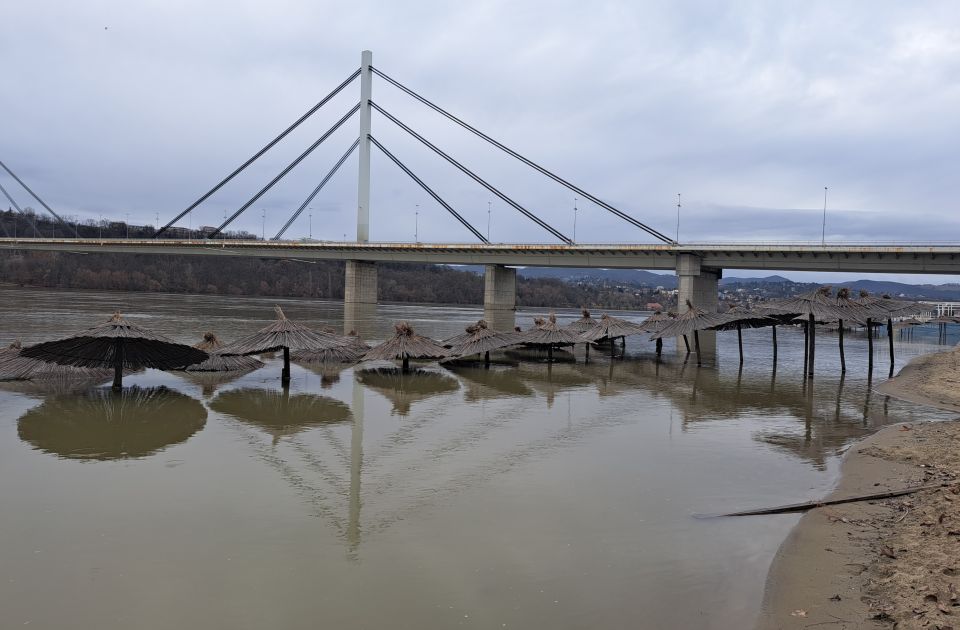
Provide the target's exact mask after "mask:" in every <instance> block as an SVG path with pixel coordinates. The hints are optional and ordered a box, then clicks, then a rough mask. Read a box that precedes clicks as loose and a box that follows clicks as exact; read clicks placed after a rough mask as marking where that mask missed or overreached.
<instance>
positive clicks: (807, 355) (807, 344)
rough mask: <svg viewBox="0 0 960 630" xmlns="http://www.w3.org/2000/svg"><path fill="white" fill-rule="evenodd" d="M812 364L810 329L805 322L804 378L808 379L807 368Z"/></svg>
mask: <svg viewBox="0 0 960 630" xmlns="http://www.w3.org/2000/svg"><path fill="white" fill-rule="evenodd" d="M809 364H810V327H809V324H808V323H807V322H806V321H804V322H803V378H804V379H806V378H807V366H808V365H809Z"/></svg>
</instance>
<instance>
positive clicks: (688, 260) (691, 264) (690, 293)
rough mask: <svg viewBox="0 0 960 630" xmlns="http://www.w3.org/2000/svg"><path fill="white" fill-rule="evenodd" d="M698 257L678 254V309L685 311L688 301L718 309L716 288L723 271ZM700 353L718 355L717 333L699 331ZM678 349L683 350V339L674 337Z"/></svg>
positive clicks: (702, 306) (704, 308)
mask: <svg viewBox="0 0 960 630" xmlns="http://www.w3.org/2000/svg"><path fill="white" fill-rule="evenodd" d="M700 262H701V261H700V257H699V256H695V255H693V254H678V255H677V281H678V282H677V312H679V313H685V312H686V311H687V300H690V302H691V303H692V304H693V305H694V306H696V307H697V308H699V309H701V310H704V311H710V312H712V311H716V310H717V302H718V300H717V291H718V289H719V287H720V278H721V277H722V276H723V270H722V269H717V268H712V267H704V266H702V265H701V264H700ZM699 336H700V352H701V353H702V354H703V356H704V357H711V358H712V357H715V356H716V354H717V333H716V332H714V331H707V330H704V331H700V333H699ZM689 341H690V349H691V350H693V346H694V343H693V339H690V340H689ZM677 351H678V352H681V353H686V351H687V350H686V345H685V344H684V343H683V338H677Z"/></svg>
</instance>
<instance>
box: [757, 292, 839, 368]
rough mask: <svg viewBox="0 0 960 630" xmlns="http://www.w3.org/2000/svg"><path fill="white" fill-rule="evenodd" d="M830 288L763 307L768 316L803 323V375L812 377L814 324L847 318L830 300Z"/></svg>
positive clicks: (814, 346)
mask: <svg viewBox="0 0 960 630" xmlns="http://www.w3.org/2000/svg"><path fill="white" fill-rule="evenodd" d="M830 291H831V287H820V288H818V289H816V290H814V291H810V292H809V293H803V294H801V295H797V296H794V297H791V298H785V299H782V300H772V301H770V302H767V303H766V304H765V305H764V306H763V310H764V311H765V312H767V313H769V314H777V315H792V316H793V317H795V318H796V319H797V320H800V321H802V322H804V350H803V366H804V373H805V374H807V375H809V376H813V366H814V358H815V356H816V348H817V346H816V324H817V322H821V323H823V322H834V321H838V320H841V319H844V316H845V315H847V316H849V313H844V311H843V309H841V308H839V307H838V306H837V305H836V302H835V301H833V300H831V299H830Z"/></svg>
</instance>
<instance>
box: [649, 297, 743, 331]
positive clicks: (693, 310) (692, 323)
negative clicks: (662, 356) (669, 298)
mask: <svg viewBox="0 0 960 630" xmlns="http://www.w3.org/2000/svg"><path fill="white" fill-rule="evenodd" d="M727 321H728V320H727V316H726V315H725V314H723V313H710V312H707V311H704V310H702V309H699V308H697V307H696V306H694V305H693V304H692V303H691V302H690V301H689V300H688V301H687V310H686V311H684V312H683V313H680V314H679V315H678V316H677V318H676V319H675V320H673V321H672V322H670V323H669V324H667V325H666V326H664V327H663V328H661V329H660V330H658V331H657V332H655V333H654V334H653V335H652V336H651V337H650V338H651V339H663V338H665V337H682V336H683V335H690V334H692V333H694V332H697V331H700V330H710V329H712V328H716V327H718V326H722V325H724V324H726V323H727Z"/></svg>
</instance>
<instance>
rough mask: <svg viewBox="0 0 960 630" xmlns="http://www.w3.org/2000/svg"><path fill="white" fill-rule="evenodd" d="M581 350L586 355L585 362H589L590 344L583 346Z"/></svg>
mask: <svg viewBox="0 0 960 630" xmlns="http://www.w3.org/2000/svg"><path fill="white" fill-rule="evenodd" d="M583 349H584V351H585V352H586V353H587V356H586V359H585V361H589V360H590V342H589V341H588V342H587V343H585V344H583Z"/></svg>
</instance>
